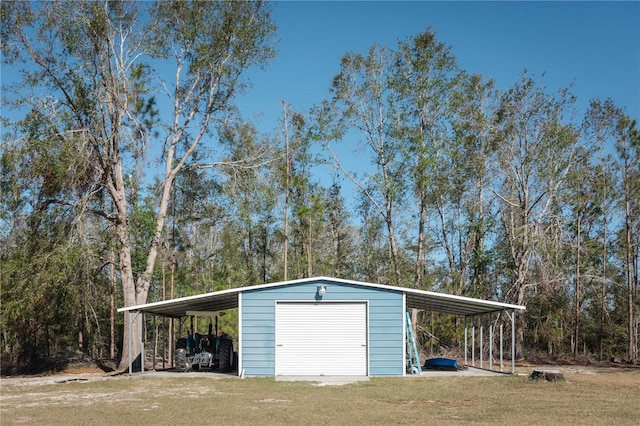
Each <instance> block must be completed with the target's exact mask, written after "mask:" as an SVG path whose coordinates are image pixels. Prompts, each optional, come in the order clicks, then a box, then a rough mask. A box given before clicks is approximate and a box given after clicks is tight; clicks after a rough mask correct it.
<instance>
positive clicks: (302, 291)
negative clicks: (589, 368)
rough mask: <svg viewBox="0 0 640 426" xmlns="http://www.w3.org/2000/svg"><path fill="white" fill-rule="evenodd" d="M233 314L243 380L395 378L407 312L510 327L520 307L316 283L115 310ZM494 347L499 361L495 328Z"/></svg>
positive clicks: (404, 345) (402, 367) (401, 364)
mask: <svg viewBox="0 0 640 426" xmlns="http://www.w3.org/2000/svg"><path fill="white" fill-rule="evenodd" d="M233 308H238V333H239V335H238V374H241V375H243V376H288V375H304V376H320V375H324V376H329V375H349V376H402V375H404V374H406V359H407V353H408V352H410V351H408V349H411V348H408V345H410V343H408V340H407V336H408V335H409V334H410V332H411V331H410V330H409V328H410V325H409V324H408V321H407V310H408V309H411V308H416V309H419V310H426V311H435V312H444V313H450V314H455V315H461V316H464V317H466V318H472V319H473V318H477V317H481V316H486V315H492V314H497V313H504V314H506V317H507V318H508V319H509V320H510V322H511V324H510V325H511V327H512V329H513V325H514V322H515V313H516V312H517V311H523V310H524V309H525V307H524V306H518V305H510V304H506V303H499V302H494V301H488V300H481V299H473V298H467V297H460V296H453V295H447V294H442V293H435V292H429V291H423V290H415V289H410V288H404V287H394V286H388V285H382V284H374V283H366V282H359V281H351V280H343V279H337V278H328V277H317V278H307V279H302V280H295V281H286V282H280V283H273V284H263V285H257V286H250V287H239V288H234V289H229V290H223V291H218V292H213V293H207V294H202V295H197V296H190V297H183V298H179V299H173V300H167V301H162V302H155V303H149V304H145V305H139V306H131V307H126V308H121V309H119V312H127V313H129V314H133V315H130V316H129V317H130V318H133V317H134V315H138V314H146V315H158V316H163V317H172V318H181V317H185V316H189V315H198V314H200V313H203V312H213V311H225V310H228V309H233ZM465 323H466V322H465ZM471 324H473V321H472V322H471ZM472 330H473V329H472ZM480 333H482V331H480ZM491 333H493V331H491ZM511 334H512V335H513V333H511ZM480 335H481V334H480ZM475 336H476V333H475V330H474V331H472V333H471V336H468V332H467V330H466V329H465V363H466V361H467V359H466V354H467V346H468V341H472V342H473V343H472V351H471V353H472V354H475V353H476V349H475ZM468 337H469V338H468ZM479 341H480V342H482V338H480V340H479ZM480 344H481V343H480ZM499 346H500V348H499V349H500V359H501V360H502V348H503V345H502V328H500V345H499ZM511 347H512V348H513V342H512V343H511ZM480 353H482V349H481V351H480ZM472 356H473V355H472ZM474 363H475V359H474Z"/></svg>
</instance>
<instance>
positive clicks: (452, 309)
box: [118, 277, 526, 318]
mask: <svg viewBox="0 0 640 426" xmlns="http://www.w3.org/2000/svg"><path fill="white" fill-rule="evenodd" d="M315 281H318V282H320V281H323V282H328V283H336V284H347V285H353V286H360V287H369V288H379V289H384V290H389V291H399V292H402V293H404V294H405V296H406V301H407V308H410V309H412V308H415V309H419V310H426V311H433V312H442V313H448V314H454V315H464V316H473V315H481V314H488V313H491V312H500V311H516V310H519V311H524V310H525V309H526V308H525V307H524V306H521V305H511V304H508V303H501V302H494V301H491V300H482V299H474V298H471V297H463V296H455V295H451V294H444V293H436V292H432V291H425V290H416V289H412V288H405V287H395V286H389V285H384V284H374V283H367V282H361V281H351V280H343V279H339V278H328V277H314V278H305V279H301V280H294V281H284V282H278V283H271V284H261V285H255V286H250V287H238V288H233V289H228V290H221V291H215V292H212V293H205V294H199V295H196V296H187V297H181V298H178V299H171V300H165V301H161V302H153V303H147V304H144V305H137V306H128V307H124V308H120V309H118V312H126V311H139V312H143V313H147V314H153V315H159V316H165V317H173V318H180V317H184V316H188V315H191V314H190V313H189V312H212V311H224V310H227V309H233V308H237V307H238V300H239V295H240V293H243V292H245V291H251V290H259V289H264V288H271V287H281V286H287V285H294V284H302V283H308V282H315Z"/></svg>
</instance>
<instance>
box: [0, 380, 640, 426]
mask: <svg viewBox="0 0 640 426" xmlns="http://www.w3.org/2000/svg"><path fill="white" fill-rule="evenodd" d="M565 377H566V378H567V381H565V382H557V383H549V382H536V381H531V380H529V379H528V378H527V376H526V375H524V376H503V377H438V378H426V377H420V378H415V377H406V378H372V379H371V380H370V381H368V382H356V383H352V384H346V385H342V386H317V384H314V383H309V382H276V381H275V380H274V379H273V378H262V379H256V378H247V379H244V380H240V379H236V378H223V379H211V378H192V377H182V378H181V377H176V378H157V377H150V376H146V377H135V376H134V377H133V378H127V377H118V378H92V379H91V380H89V381H86V382H78V381H71V382H66V383H51V381H49V383H43V381H32V382H33V383H30V381H29V380H21V379H2V381H1V382H0V385H1V397H2V399H1V410H0V424H2V425H3V426H5V425H17V424H20V425H22V424H34V425H35V424H38V425H63V424H64V425H120V424H122V425H125V424H126V425H136V424H139V425H151V424H153V425H165V424H166V425H212V424H225V425H227V424H260V425H262V424H279V425H280V424H289V425H313V424H353V425H356V424H357V425H361V424H442V423H446V424H451V423H478V424H544V425H549V424H594V425H596V424H612V425H613V424H616V425H618V424H620V425H624V424H629V425H631V424H633V425H636V424H638V420H639V418H640V370H639V369H634V370H631V369H619V370H614V371H612V370H609V369H607V370H603V371H599V372H597V373H595V374H594V373H589V374H587V373H565Z"/></svg>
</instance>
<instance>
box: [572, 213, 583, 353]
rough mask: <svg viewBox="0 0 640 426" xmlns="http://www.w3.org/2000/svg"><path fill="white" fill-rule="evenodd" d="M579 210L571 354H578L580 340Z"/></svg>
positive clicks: (579, 215)
mask: <svg viewBox="0 0 640 426" xmlns="http://www.w3.org/2000/svg"><path fill="white" fill-rule="evenodd" d="M581 218H582V215H581V212H580V211H578V220H577V222H576V278H575V280H576V288H575V312H574V313H575V318H574V320H575V324H574V330H573V335H574V341H573V345H574V346H573V356H577V355H578V348H579V342H580V297H581V296H580V293H581V292H582V289H581V288H580V234H581V229H580V226H581Z"/></svg>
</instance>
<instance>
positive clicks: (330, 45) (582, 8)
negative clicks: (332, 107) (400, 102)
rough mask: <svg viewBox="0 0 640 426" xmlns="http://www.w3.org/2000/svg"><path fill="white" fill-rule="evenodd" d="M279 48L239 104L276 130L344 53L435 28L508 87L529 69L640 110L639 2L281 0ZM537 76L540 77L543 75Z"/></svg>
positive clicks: (636, 114) (324, 90)
mask: <svg viewBox="0 0 640 426" xmlns="http://www.w3.org/2000/svg"><path fill="white" fill-rule="evenodd" d="M274 19H275V21H276V24H277V25H278V37H279V39H280V41H279V43H278V46H277V47H278V56H277V58H276V59H275V62H274V63H273V64H272V65H271V66H270V67H269V68H268V69H267V70H266V71H259V72H251V74H250V78H251V80H252V82H253V88H252V89H250V91H249V92H248V95H247V96H245V97H244V98H242V99H241V100H240V102H239V106H240V108H241V112H242V113H243V115H245V117H254V115H256V114H259V115H260V116H259V117H254V122H255V124H256V125H257V126H258V128H259V129H260V130H263V131H272V130H276V129H277V128H278V122H277V120H278V118H279V117H280V116H281V112H282V106H281V103H280V102H281V100H286V101H287V102H288V103H289V104H290V105H291V106H292V108H293V109H295V110H298V111H305V110H306V109H308V108H309V107H311V106H312V105H313V104H315V103H318V102H319V101H320V100H321V99H323V98H326V97H328V88H329V86H330V84H331V81H332V78H333V76H334V75H335V74H336V73H337V72H338V69H339V60H340V58H341V57H342V55H344V54H345V53H347V52H349V51H357V52H365V51H366V49H368V48H369V47H370V46H372V45H373V44H374V43H375V42H379V43H381V44H382V45H385V46H388V47H391V48H395V46H396V43H397V41H398V40H400V39H406V38H408V37H411V36H414V35H416V34H418V33H420V32H422V31H424V30H425V29H426V28H427V27H428V26H431V27H432V28H433V29H434V30H435V31H436V34H437V37H438V39H439V41H441V42H444V43H446V44H448V45H450V46H451V47H452V52H453V54H454V55H455V56H456V58H457V59H458V63H459V65H460V66H461V68H463V69H465V70H466V71H468V72H471V73H479V74H482V75H483V76H485V77H487V78H493V79H494V80H495V81H496V83H497V85H498V87H499V88H501V89H507V88H508V87H510V86H511V85H512V84H513V83H515V82H516V81H517V80H518V78H519V76H520V74H521V72H522V70H523V69H524V68H526V69H527V70H528V71H529V73H530V74H533V75H534V76H536V77H540V76H541V75H542V74H543V73H544V74H545V75H544V77H543V78H542V80H541V81H542V83H543V84H544V85H546V86H547V87H549V88H550V89H552V90H553V89H556V88H560V87H567V86H569V85H573V93H574V94H575V95H576V96H577V99H578V107H579V108H580V110H581V111H582V110H584V109H585V108H586V106H587V105H588V103H589V100H590V99H593V98H599V99H604V98H607V97H611V98H613V99H614V101H615V102H616V104H617V105H618V106H620V107H623V108H625V109H626V112H627V114H629V115H630V116H631V117H633V118H640V2H637V1H634V2H484V1H478V2H431V1H412V2H388V1H385V2H383V1H356V2H329V1H285V2H276V3H275V4H274ZM537 80H539V81H540V79H539V78H537Z"/></svg>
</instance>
